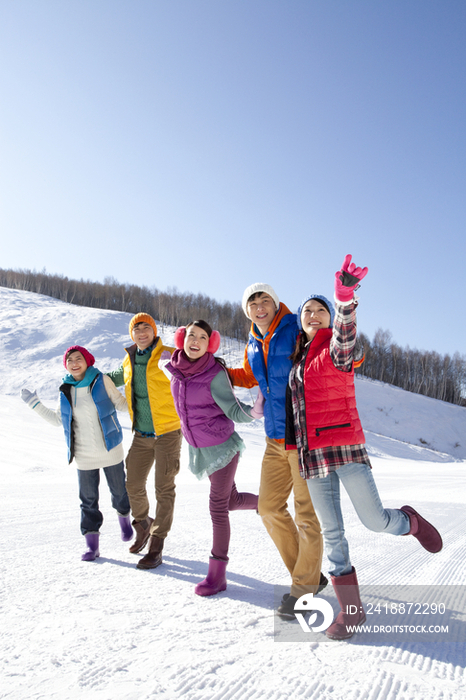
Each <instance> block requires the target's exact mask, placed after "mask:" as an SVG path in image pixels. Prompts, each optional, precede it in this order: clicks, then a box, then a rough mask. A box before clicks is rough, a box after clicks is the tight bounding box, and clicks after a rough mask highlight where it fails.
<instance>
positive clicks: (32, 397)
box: [21, 389, 39, 408]
mask: <svg viewBox="0 0 466 700" xmlns="http://www.w3.org/2000/svg"><path fill="white" fill-rule="evenodd" d="M21 398H22V399H23V401H24V403H26V404H27V405H28V406H29V408H35V406H36V405H37V404H38V403H39V397H38V396H37V394H36V392H35V391H29V389H21Z"/></svg>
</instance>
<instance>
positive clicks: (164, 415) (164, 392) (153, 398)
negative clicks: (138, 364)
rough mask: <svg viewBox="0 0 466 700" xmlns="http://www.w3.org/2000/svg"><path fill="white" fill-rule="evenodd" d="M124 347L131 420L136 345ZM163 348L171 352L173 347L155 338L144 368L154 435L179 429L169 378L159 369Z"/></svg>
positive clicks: (124, 373)
mask: <svg viewBox="0 0 466 700" xmlns="http://www.w3.org/2000/svg"><path fill="white" fill-rule="evenodd" d="M125 349H126V353H127V355H126V357H125V359H124V360H123V379H124V382H125V394H126V400H127V402H128V410H129V415H130V416H131V421H132V422H133V421H134V408H133V391H132V380H133V367H134V356H135V354H136V350H137V346H136V345H132V346H131V347H129V348H125ZM164 350H169V352H171V353H172V352H173V351H174V348H169V347H167V346H166V345H163V343H162V341H161V340H160V338H157V343H156V345H155V347H154V349H153V350H152V353H151V356H150V358H149V361H148V363H147V369H146V381H147V393H148V395H149V405H150V410H151V414H152V422H153V424H154V430H155V434H156V435H163V434H164V433H169V432H171V431H172V430H179V429H180V419H179V418H178V414H177V412H176V410H175V404H174V403H173V397H172V393H171V390H170V380H169V379H167V377H166V376H165V374H164V373H163V372H162V370H160V369H159V360H160V355H161V354H162V352H163V351H164Z"/></svg>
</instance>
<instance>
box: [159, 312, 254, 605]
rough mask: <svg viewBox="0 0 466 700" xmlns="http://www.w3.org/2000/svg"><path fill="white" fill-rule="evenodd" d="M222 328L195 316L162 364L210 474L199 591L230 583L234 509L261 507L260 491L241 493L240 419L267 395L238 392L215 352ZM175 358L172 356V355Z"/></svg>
mask: <svg viewBox="0 0 466 700" xmlns="http://www.w3.org/2000/svg"><path fill="white" fill-rule="evenodd" d="M219 345H220V334H219V333H218V331H212V328H211V327H210V326H209V324H208V323H206V322H205V321H193V322H192V323H190V324H189V325H188V326H186V327H185V326H183V327H181V328H179V329H178V330H177V331H176V333H175V347H176V348H177V349H176V350H175V352H174V353H173V355H172V356H171V358H170V354H169V353H167V356H168V357H167V356H165V353H162V358H161V360H160V363H159V365H160V366H161V367H162V368H163V370H164V371H165V373H166V374H167V376H170V380H171V390H172V394H173V399H174V401H175V407H176V410H177V412H178V415H179V417H180V420H181V430H182V433H183V435H184V437H185V438H186V440H187V442H188V443H189V468H190V470H191V471H192V472H193V474H195V475H196V476H197V477H198V478H199V479H201V478H202V477H203V476H205V475H207V476H208V477H209V480H210V497H209V510H210V516H211V518H212V527H213V535H214V536H213V546H212V552H211V557H210V560H209V570H208V573H207V576H206V578H205V579H204V580H203V581H201V582H200V583H198V584H197V585H196V588H195V593H197V595H202V596H208V595H214V594H215V593H218V592H219V591H224V590H225V589H226V587H227V582H226V576H225V570H226V566H227V562H228V545H229V542H230V521H229V516H228V513H229V511H230V510H257V496H255V495H253V494H252V493H238V491H237V490H236V486H235V481H234V479H235V473H236V468H237V466H238V460H239V457H240V455H241V453H242V451H243V449H244V443H243V441H242V439H241V438H240V436H239V435H238V434H237V433H236V432H235V427H234V422H233V421H236V422H237V423H249V422H251V421H252V420H253V419H254V418H260V417H262V415H263V409H262V405H263V397H262V396H261V395H260V396H259V397H258V399H257V400H256V403H255V404H254V406H247V405H246V404H244V403H242V402H241V401H239V400H238V399H237V398H236V396H235V395H234V393H233V389H232V387H231V384H230V380H229V378H228V374H227V372H226V369H225V366H224V364H223V362H222V360H220V359H218V358H216V357H214V353H215V352H217V350H218V348H219ZM167 360H169V361H167Z"/></svg>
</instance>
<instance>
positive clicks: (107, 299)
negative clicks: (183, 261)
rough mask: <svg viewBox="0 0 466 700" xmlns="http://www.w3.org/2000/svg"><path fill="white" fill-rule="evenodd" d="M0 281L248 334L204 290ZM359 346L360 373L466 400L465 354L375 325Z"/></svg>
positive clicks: (53, 279) (24, 275)
mask: <svg viewBox="0 0 466 700" xmlns="http://www.w3.org/2000/svg"><path fill="white" fill-rule="evenodd" d="M0 286H2V287H8V288H10V289H21V290H24V291H28V292H36V293H38V294H45V295H46V296H50V297H53V298H54V299H60V300H61V301H65V302H67V303H69V304H76V305H78V306H89V307H92V308H97V309H111V310H114V311H127V312H128V313H131V314H135V313H138V312H139V311H146V312H148V313H150V314H151V315H152V316H153V317H154V318H155V319H157V321H159V323H161V324H166V325H171V326H181V325H184V324H186V323H188V322H189V321H191V320H193V319H195V318H203V319H205V320H206V321H208V322H209V323H210V324H211V325H212V327H214V328H217V329H218V331H219V332H220V334H221V335H222V336H228V337H230V338H235V339H236V340H244V341H246V340H247V337H248V331H249V325H250V323H249V321H248V320H247V319H246V318H245V316H244V313H243V310H242V308H241V304H240V303H238V302H224V303H219V302H217V301H215V300H214V299H211V298H210V297H207V296H205V295H203V294H191V293H189V292H180V291H179V290H178V289H177V288H176V287H173V288H169V289H168V290H167V291H165V292H161V291H159V290H158V289H156V288H155V287H153V288H151V289H149V288H148V287H145V286H143V287H140V286H138V285H134V284H121V283H120V282H118V281H117V280H115V279H114V278H113V277H107V278H105V280H104V282H103V283H101V282H91V281H90V280H82V279H81V280H79V281H78V280H70V279H68V277H64V276H62V275H50V274H48V273H47V272H46V271H45V270H44V271H42V272H36V271H35V270H34V271H31V270H3V269H1V268H0ZM357 345H358V349H359V351H360V352H364V354H365V359H364V362H363V363H362V365H361V366H360V367H359V368H358V369H357V370H356V372H357V373H358V374H360V375H361V376H364V377H367V378H369V379H375V380H379V381H381V382H386V383H387V384H393V385H394V386H398V387H400V388H401V389H405V390H407V391H411V392H413V393H416V394H423V395H425V396H430V397H431V398H434V399H440V400H442V401H448V402H449V403H453V404H457V405H460V406H465V405H466V400H465V398H464V389H465V386H466V358H465V356H464V355H460V354H459V353H455V354H454V355H453V356H450V355H448V354H447V355H444V356H442V355H440V354H439V353H437V352H435V351H420V350H416V349H411V348H410V347H405V348H401V347H400V346H399V345H397V344H396V343H394V342H393V341H392V337H391V333H390V332H389V331H386V330H382V329H379V330H378V331H377V332H376V333H375V335H374V339H373V341H372V342H371V341H370V340H369V338H368V337H367V336H366V335H365V334H364V333H359V335H358V340H357Z"/></svg>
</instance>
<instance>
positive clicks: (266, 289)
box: [241, 282, 280, 319]
mask: <svg viewBox="0 0 466 700" xmlns="http://www.w3.org/2000/svg"><path fill="white" fill-rule="evenodd" d="M260 292H262V293H263V294H268V295H269V296H271V297H272V299H273V301H274V304H275V306H276V307H277V310H278V307H279V306H280V299H279V298H278V296H277V294H276V292H275V290H274V289H273V288H272V287H271V286H270V284H265V283H264V282H255V283H254V284H251V285H250V286H249V287H246V289H245V290H244V294H243V300H242V302H241V304H242V307H243V311H244V313H245V314H246V316H247V317H248V318H249V319H250V317H249V315H248V299H249V297H252V295H253V294H257V293H260Z"/></svg>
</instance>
